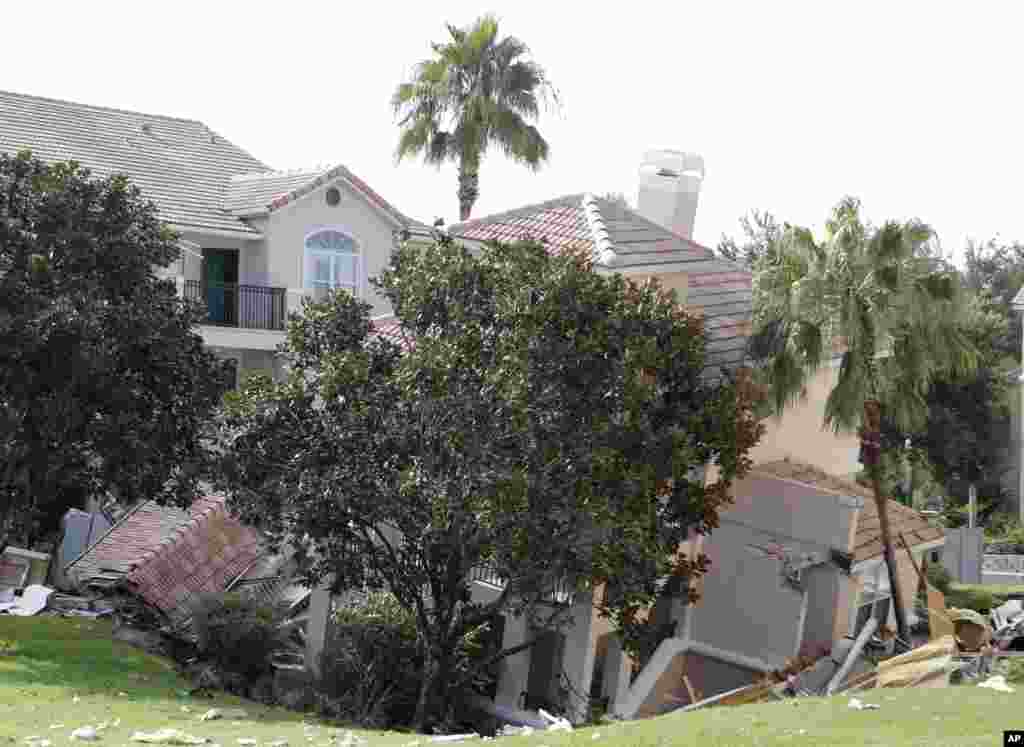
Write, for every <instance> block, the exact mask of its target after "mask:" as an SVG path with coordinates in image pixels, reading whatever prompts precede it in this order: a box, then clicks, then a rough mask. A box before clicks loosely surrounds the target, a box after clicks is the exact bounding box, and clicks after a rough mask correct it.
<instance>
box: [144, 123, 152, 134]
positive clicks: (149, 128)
mask: <svg viewBox="0 0 1024 747" xmlns="http://www.w3.org/2000/svg"><path fill="white" fill-rule="evenodd" d="M142 131H143V132H145V133H146V134H147V135H149V134H151V133H152V132H153V125H151V124H150V123H149V122H143V123H142Z"/></svg>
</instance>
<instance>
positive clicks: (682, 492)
mask: <svg viewBox="0 0 1024 747" xmlns="http://www.w3.org/2000/svg"><path fill="white" fill-rule="evenodd" d="M374 282H375V284H376V285H377V286H378V287H379V289H380V291H381V292H382V293H383V294H384V295H385V296H386V297H387V298H388V299H389V301H390V302H391V304H392V307H393V308H394V310H395V314H396V315H397V317H398V319H399V320H400V321H401V330H402V333H403V334H404V335H405V336H406V338H407V339H408V340H409V341H411V349H409V350H407V351H405V352H403V350H402V349H401V348H400V347H399V345H398V344H397V343H394V342H392V341H391V340H389V339H385V338H383V337H380V336H374V335H372V334H371V323H370V321H369V317H368V314H369V306H368V305H367V304H365V303H363V302H361V301H357V300H354V299H352V298H351V297H350V296H349V295H348V294H346V293H338V294H334V295H332V296H331V297H330V298H329V299H327V300H325V301H323V302H320V303H315V304H307V305H306V306H305V307H304V309H303V313H302V315H301V316H296V317H294V318H293V319H292V320H291V322H290V326H289V330H288V333H287V350H286V352H285V355H286V356H287V358H288V360H289V361H290V366H291V371H292V373H291V377H290V379H289V380H288V381H287V382H286V383H283V384H281V385H277V386H273V385H270V384H269V383H268V382H265V381H264V382H262V383H260V384H259V386H254V388H253V389H252V390H251V391H244V392H242V393H240V394H239V395H238V396H236V397H234V398H232V400H231V402H230V406H229V407H228V409H227V413H226V416H225V419H224V422H223V442H224V444H225V460H224V475H225V489H226V491H227V492H228V494H229V495H230V496H231V500H232V503H233V505H234V506H235V507H236V508H238V510H239V511H240V512H241V513H242V515H243V516H244V517H247V518H249V519H250V520H252V521H256V522H259V523H260V524H262V525H263V526H264V527H265V528H266V530H267V531H268V533H269V535H270V536H271V537H273V538H275V541H280V542H289V543H290V544H291V545H292V546H293V547H294V548H295V550H296V553H297V557H299V558H300V560H301V562H302V567H303V568H304V569H305V572H306V573H307V580H308V581H309V583H320V582H321V581H322V580H323V579H325V578H332V579H333V582H332V583H333V585H334V588H335V589H337V590H342V589H344V588H351V587H353V586H360V587H361V586H362V585H364V584H365V585H368V586H369V587H370V588H381V589H384V590H386V591H388V592H390V593H391V594H393V595H394V597H395V598H396V599H397V600H398V602H399V603H400V604H401V605H402V606H403V607H404V608H405V609H407V610H408V611H409V612H410V613H411V614H412V615H413V616H414V619H415V624H416V629H417V635H418V640H419V645H420V649H421V652H422V656H423V660H424V662H425V669H424V672H423V677H422V683H421V690H420V694H419V701H418V706H417V712H416V717H415V726H416V727H417V728H419V729H427V728H429V727H430V725H431V723H432V722H436V721H437V720H439V719H444V718H446V715H447V714H448V713H449V706H450V705H451V703H452V702H453V701H454V700H456V699H457V697H458V696H459V695H460V694H461V693H463V692H465V689H466V687H467V686H468V684H469V683H470V682H471V681H472V679H473V678H474V676H475V675H477V674H479V671H480V670H481V668H485V667H489V666H491V665H493V664H494V663H495V662H496V661H499V660H500V659H502V658H504V657H506V656H508V655H510V654H513V653H515V652H517V651H519V650H522V649H523V648H526V647H528V646H530V645H532V644H533V640H532V639H531V640H529V641H527V642H526V643H524V644H523V645H522V646H518V647H515V648H509V649H505V648H501V649H500V650H499V651H496V652H495V653H494V654H493V655H491V656H488V657H483V658H481V659H475V660H473V662H471V663H467V664H466V665H464V666H459V665H458V660H459V659H458V657H457V651H458V649H459V646H460V642H462V641H464V640H465V639H466V638H467V636H471V635H473V634H474V633H475V632H478V631H479V630H480V628H481V627H482V626H484V625H486V624H487V623H488V622H489V621H491V620H492V619H493V618H494V616H495V615H501V614H504V615H527V616H528V618H529V619H531V620H533V621H534V622H536V623H537V624H539V625H542V626H545V627H548V628H555V629H557V628H558V627H560V626H562V625H565V624H567V618H568V615H569V612H570V606H569V605H568V604H567V602H569V601H571V600H572V599H573V598H574V597H575V595H576V594H578V593H589V592H588V590H593V589H595V588H598V587H602V586H603V587H604V588H605V589H606V592H607V593H605V594H601V595H598V598H597V599H596V602H595V603H597V604H599V605H600V608H601V609H602V610H603V612H604V613H605V614H606V615H608V616H610V617H612V618H613V619H615V620H618V621H620V622H622V621H624V620H627V619H629V618H630V617H631V616H632V615H633V614H634V613H635V612H636V610H638V609H640V608H642V607H644V606H646V605H649V604H650V603H651V602H653V601H654V599H655V597H656V595H657V592H658V589H659V588H660V581H663V580H664V579H666V578H670V577H678V578H688V577H690V576H691V575H694V574H697V573H699V572H700V571H701V570H702V569H703V567H704V566H703V564H700V563H698V564H696V565H691V564H690V563H688V562H687V561H686V559H685V558H683V557H677V556H676V554H675V550H676V548H677V547H678V546H679V544H680V542H681V541H682V540H683V539H684V538H685V537H686V536H687V531H688V530H689V529H694V530H696V531H698V532H707V531H710V530H711V529H712V528H713V527H714V526H715V525H716V521H717V509H718V507H719V506H720V505H721V504H722V503H723V501H726V500H727V493H728V489H729V485H730V481H731V480H732V479H734V478H735V477H737V476H740V475H742V474H743V473H744V471H745V470H746V469H748V468H749V462H748V460H747V457H746V453H747V450H749V448H750V447H751V446H752V445H753V443H754V442H756V439H757V438H758V437H759V436H760V433H761V428H760V425H759V424H758V422H757V421H756V420H755V419H754V418H753V416H751V415H749V414H748V413H747V410H746V409H744V407H743V402H744V400H743V398H742V393H741V387H739V386H738V385H735V384H733V383H731V382H730V381H729V380H724V381H723V382H722V383H714V384H709V383H706V381H705V380H704V379H703V378H702V373H701V372H702V369H703V367H704V345H705V337H704V333H703V328H702V323H701V321H700V320H699V318H697V317H693V316H690V315H688V314H687V313H686V312H685V311H684V310H683V309H682V307H681V306H679V305H677V304H676V303H675V297H674V295H673V294H671V293H668V292H666V291H663V290H662V289H661V288H660V287H659V286H658V285H657V284H656V283H653V282H650V283H646V284H644V285H642V286H641V285H637V284H635V283H634V282H633V281H630V280H628V279H625V278H623V277H622V276H619V275H612V276H603V275H600V274H598V273H596V272H593V271H592V269H591V267H590V265H589V263H588V262H587V261H585V260H583V259H581V258H577V257H570V256H559V257H553V256H551V255H550V254H549V253H548V252H547V251H546V250H545V249H544V247H543V246H541V245H539V244H536V243H520V244H516V245H513V246H499V245H490V246H487V247H485V248H484V249H483V250H482V252H481V253H480V254H479V255H478V256H474V255H473V254H471V253H470V252H469V251H468V250H466V249H465V248H464V247H462V246H459V245H456V244H454V243H453V242H452V241H451V240H450V239H448V238H446V237H445V236H443V235H441V234H439V235H438V236H437V241H436V243H435V244H434V245H432V246H429V247H415V246H413V245H411V244H406V245H404V246H402V247H401V248H399V249H398V250H396V252H395V254H394V255H393V257H392V263H391V265H390V266H389V267H388V268H387V269H386V270H385V271H384V272H383V273H382V275H381V277H380V278H379V280H375V281H374ZM708 462H717V463H718V465H719V466H720V468H721V474H720V477H719V478H718V480H717V481H716V482H714V483H713V484H711V485H710V486H707V487H705V485H704V481H703V479H702V478H695V475H694V473H693V471H692V468H694V467H698V466H701V465H704V464H706V463H708ZM474 574H483V575H482V576H474ZM474 577H485V578H490V579H492V580H497V581H498V582H499V585H500V587H501V591H500V593H498V594H497V595H496V596H495V598H493V599H492V600H491V601H488V602H474V601H473V598H472V594H471V590H472V588H473V585H472V579H473V578H474ZM613 581H614V583H613ZM550 602H555V603H554V604H550ZM499 648H500V647H499Z"/></svg>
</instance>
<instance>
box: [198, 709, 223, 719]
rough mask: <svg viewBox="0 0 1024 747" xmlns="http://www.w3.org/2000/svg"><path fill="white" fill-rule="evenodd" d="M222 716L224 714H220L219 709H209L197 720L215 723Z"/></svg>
mask: <svg viewBox="0 0 1024 747" xmlns="http://www.w3.org/2000/svg"><path fill="white" fill-rule="evenodd" d="M223 715H224V714H223V713H222V712H221V710H220V709H219V708H211V709H210V710H208V711H207V712H206V713H204V714H203V715H202V716H200V717H199V720H200V721H216V720H217V719H219V718H221V717H222V716H223Z"/></svg>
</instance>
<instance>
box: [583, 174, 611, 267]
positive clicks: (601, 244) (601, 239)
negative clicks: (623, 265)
mask: <svg viewBox="0 0 1024 747" xmlns="http://www.w3.org/2000/svg"><path fill="white" fill-rule="evenodd" d="M581 206H582V207H583V216H584V217H585V218H586V220H587V227H588V228H590V233H591V236H592V237H593V241H594V259H595V260H596V261H597V263H598V264H601V265H605V266H608V265H611V264H613V263H614V262H615V260H616V259H617V256H616V254H615V245H614V244H613V243H612V240H611V236H609V235H608V226H606V225H605V222H604V216H603V215H602V214H601V208H600V206H599V205H598V204H597V198H596V197H594V195H593V194H591V193H589V192H588V193H587V194H585V195H583V199H582V200H581Z"/></svg>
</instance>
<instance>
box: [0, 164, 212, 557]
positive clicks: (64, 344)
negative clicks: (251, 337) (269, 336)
mask: <svg viewBox="0 0 1024 747" xmlns="http://www.w3.org/2000/svg"><path fill="white" fill-rule="evenodd" d="M178 252H179V249H178V246H177V242H176V238H175V236H174V234H173V233H172V232H171V231H169V230H168V229H167V228H166V227H165V226H164V225H163V224H162V223H160V221H159V220H158V218H157V214H156V210H155V208H154V207H153V206H152V204H151V203H149V202H147V201H145V200H144V199H143V198H142V196H141V195H140V193H139V191H138V189H136V188H135V187H132V186H131V185H130V184H129V183H128V181H127V180H126V179H125V178H123V177H112V178H105V179H100V178H94V177H92V176H91V175H90V174H89V172H88V171H86V170H83V169H80V168H79V167H78V166H77V165H76V164H74V163H68V164H56V165H47V164H45V163H43V162H41V161H39V160H38V159H33V158H32V157H31V156H30V154H27V153H24V154H19V155H18V156H17V157H10V156H6V155H3V154H0V546H2V545H3V544H4V543H5V542H6V541H8V540H9V541H11V542H18V543H26V544H28V543H31V542H32V541H33V540H34V539H38V538H39V537H40V535H45V534H46V533H47V532H48V531H50V530H54V529H56V528H57V520H58V519H59V517H60V516H61V514H62V513H63V512H64V511H66V510H67V509H68V508H70V507H79V508H84V507H85V506H84V502H85V501H86V499H88V498H101V499H102V498H104V497H106V496H108V495H110V494H113V495H115V496H117V497H119V498H124V499H129V500H133V499H136V498H141V497H145V498H160V499H165V500H167V501H177V502H180V503H182V504H185V503H188V502H189V501H190V500H191V499H192V497H193V496H194V495H195V493H196V491H197V489H198V484H199V482H198V480H199V476H200V474H201V472H202V469H203V467H204V465H205V464H206V458H205V457H206V450H205V448H204V429H205V428H206V426H207V423H208V421H209V418H210V416H211V415H212V413H213V411H214V409H215V408H216V406H217V405H218V403H219V401H220V394H221V392H222V391H223V385H224V383H225V381H226V380H225V378H224V377H225V376H226V375H227V371H226V370H225V368H224V366H223V364H221V363H218V361H217V360H216V358H214V356H213V355H212V354H211V353H209V352H208V351H206V350H205V349H204V348H203V341H202V338H201V337H200V336H199V335H198V334H196V332H195V330H194V325H195V324H196V322H197V321H198V319H199V316H198V309H196V308H194V307H192V306H190V305H189V304H187V303H186V302H184V301H183V300H182V299H180V298H179V297H178V295H177V290H176V288H175V285H174V283H173V282H172V281H169V280H161V279H160V278H159V277H158V275H157V272H158V270H159V269H160V268H166V267H168V266H170V265H171V263H172V262H173V261H174V260H175V259H177V257H178V256H179V255H178Z"/></svg>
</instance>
